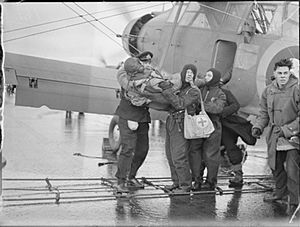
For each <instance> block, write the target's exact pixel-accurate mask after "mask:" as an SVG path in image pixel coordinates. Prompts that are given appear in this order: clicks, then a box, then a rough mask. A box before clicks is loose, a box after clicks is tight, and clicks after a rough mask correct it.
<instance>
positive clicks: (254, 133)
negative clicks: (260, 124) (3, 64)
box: [252, 128, 262, 139]
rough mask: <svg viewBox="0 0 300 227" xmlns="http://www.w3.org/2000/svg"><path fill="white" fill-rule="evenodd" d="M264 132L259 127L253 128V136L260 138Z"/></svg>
mask: <svg viewBox="0 0 300 227" xmlns="http://www.w3.org/2000/svg"><path fill="white" fill-rule="evenodd" d="M261 134H262V132H261V130H260V129H259V128H252V136H253V137H255V138H257V139H259V138H260V136H261Z"/></svg>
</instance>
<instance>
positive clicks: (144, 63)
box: [140, 60, 151, 67]
mask: <svg viewBox="0 0 300 227" xmlns="http://www.w3.org/2000/svg"><path fill="white" fill-rule="evenodd" d="M140 62H141V63H142V65H143V66H145V67H146V66H150V65H151V60H146V61H140Z"/></svg>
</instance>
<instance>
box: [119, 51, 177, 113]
mask: <svg viewBox="0 0 300 227" xmlns="http://www.w3.org/2000/svg"><path fill="white" fill-rule="evenodd" d="M117 79H118V81H119V83H120V85H121V87H122V88H123V89H124V90H125V92H124V95H125V97H126V98H127V99H128V100H129V101H130V102H131V103H132V104H133V105H135V106H142V105H146V106H148V107H149V108H152V109H156V110H167V107H168V105H169V103H168V102H167V101H166V100H165V98H164V97H163V96H162V94H161V92H162V89H161V88H160V87H159V84H160V83H161V82H167V83H170V85H172V89H173V90H174V92H175V91H177V90H179V89H180V87H181V78H180V74H179V73H175V74H171V75H165V76H163V75H162V74H161V73H160V72H159V71H158V70H156V69H154V68H153V67H151V66H148V65H147V66H144V65H142V64H141V63H140V61H139V59H138V58H135V57H130V58H128V59H127V60H126V61H125V62H124V65H123V66H122V67H121V68H120V69H119V71H118V74H117Z"/></svg>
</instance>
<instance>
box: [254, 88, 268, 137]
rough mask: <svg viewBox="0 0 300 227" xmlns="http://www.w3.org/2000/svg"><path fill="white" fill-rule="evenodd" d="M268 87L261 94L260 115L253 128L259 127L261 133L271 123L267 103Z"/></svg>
mask: <svg viewBox="0 0 300 227" xmlns="http://www.w3.org/2000/svg"><path fill="white" fill-rule="evenodd" d="M267 89H268V87H267V88H266V89H265V90H264V91H263V93H262V95H261V100H260V103H259V106H260V110H259V116H258V117H257V119H256V122H255V124H254V126H253V128H259V129H260V131H261V133H263V131H264V128H265V127H266V126H267V125H268V123H269V120H270V118H269V114H268V105H267Z"/></svg>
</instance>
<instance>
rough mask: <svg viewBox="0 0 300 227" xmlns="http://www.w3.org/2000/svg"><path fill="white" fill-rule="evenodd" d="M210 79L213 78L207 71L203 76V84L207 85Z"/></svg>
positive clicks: (210, 72)
mask: <svg viewBox="0 0 300 227" xmlns="http://www.w3.org/2000/svg"><path fill="white" fill-rule="evenodd" d="M212 78H213V73H212V71H207V72H206V74H205V76H204V79H205V82H206V83H208V82H209V81H211V79H212Z"/></svg>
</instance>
